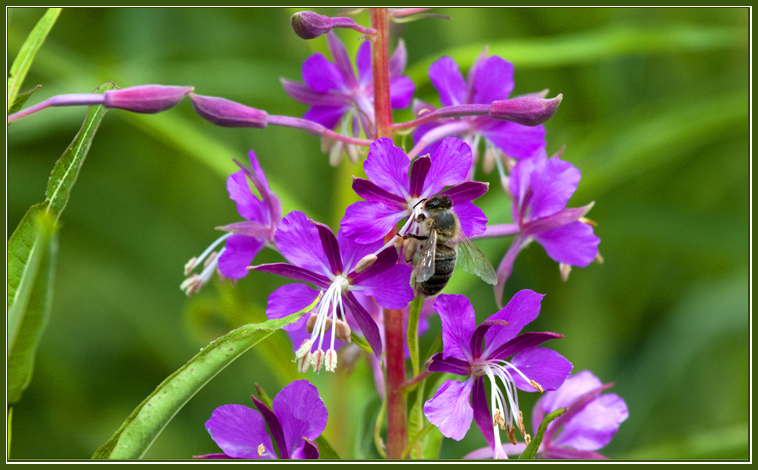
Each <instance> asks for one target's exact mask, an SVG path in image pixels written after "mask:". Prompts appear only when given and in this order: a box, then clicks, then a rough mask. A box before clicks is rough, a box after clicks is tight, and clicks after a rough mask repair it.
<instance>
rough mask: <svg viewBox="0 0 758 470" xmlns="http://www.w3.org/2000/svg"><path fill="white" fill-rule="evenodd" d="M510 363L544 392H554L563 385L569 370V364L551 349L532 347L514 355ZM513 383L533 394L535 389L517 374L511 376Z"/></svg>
mask: <svg viewBox="0 0 758 470" xmlns="http://www.w3.org/2000/svg"><path fill="white" fill-rule="evenodd" d="M510 363H511V364H512V365H513V366H514V367H516V368H518V369H519V370H520V371H521V372H523V373H524V374H526V376H527V377H529V379H530V380H534V381H535V382H537V383H538V384H540V386H541V387H542V388H543V389H544V390H555V389H557V388H558V387H560V386H561V384H563V381H564V380H566V377H568V375H569V373H571V368H572V367H573V366H572V365H571V363H570V362H569V361H568V360H567V359H566V358H565V357H563V356H561V355H560V354H558V353H557V352H555V351H553V350H552V349H546V348H540V347H533V348H528V349H524V350H523V351H521V352H520V353H518V354H516V355H515V356H514V357H513V359H511V361H510ZM513 383H514V384H515V385H516V387H518V388H519V389H520V390H523V391H525V392H535V391H536V390H535V388H534V387H533V386H531V385H530V384H529V382H527V381H525V380H524V379H523V378H522V377H521V376H520V375H519V374H513Z"/></svg>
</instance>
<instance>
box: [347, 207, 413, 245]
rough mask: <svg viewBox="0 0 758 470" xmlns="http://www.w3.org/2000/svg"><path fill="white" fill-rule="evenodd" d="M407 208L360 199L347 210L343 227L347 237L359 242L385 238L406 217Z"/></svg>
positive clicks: (371, 241)
mask: <svg viewBox="0 0 758 470" xmlns="http://www.w3.org/2000/svg"><path fill="white" fill-rule="evenodd" d="M406 215H408V214H407V210H405V209H402V210H400V209H397V208H395V207H391V206H386V205H384V204H380V203H376V202H368V201H358V202H355V203H353V204H350V205H349V206H348V207H347V209H346V210H345V217H343V219H342V222H340V223H341V228H342V230H343V231H344V233H345V236H346V237H349V238H352V239H353V240H355V241H356V242H358V243H373V242H375V241H377V240H382V239H384V236H385V235H387V234H388V233H390V231H392V229H393V228H394V227H395V225H396V224H397V223H398V221H400V219H402V218H403V217H405V216H406Z"/></svg>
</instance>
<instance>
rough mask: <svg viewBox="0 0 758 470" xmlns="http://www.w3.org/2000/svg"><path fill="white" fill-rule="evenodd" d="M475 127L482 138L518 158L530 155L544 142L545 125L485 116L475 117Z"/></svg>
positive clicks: (510, 155) (541, 146)
mask: <svg viewBox="0 0 758 470" xmlns="http://www.w3.org/2000/svg"><path fill="white" fill-rule="evenodd" d="M475 123H476V127H477V129H479V132H480V133H481V134H482V136H483V137H484V138H486V139H487V140H489V141H490V142H492V143H493V144H495V146H496V147H498V148H499V149H500V150H502V151H503V152H504V153H505V154H506V155H508V156H509V157H512V158H516V159H518V160H522V159H525V158H530V157H532V156H533V155H534V154H535V153H536V152H538V151H539V150H540V149H541V148H544V147H545V145H546V143H545V127H544V126H543V125H542V124H540V125H539V126H524V125H522V124H517V123H515V122H509V121H498V120H495V119H492V118H490V117H487V116H481V117H479V118H476V119H475Z"/></svg>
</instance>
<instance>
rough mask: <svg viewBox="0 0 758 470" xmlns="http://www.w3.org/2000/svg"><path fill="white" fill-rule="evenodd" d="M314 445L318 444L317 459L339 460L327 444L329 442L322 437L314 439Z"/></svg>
mask: <svg viewBox="0 0 758 470" xmlns="http://www.w3.org/2000/svg"><path fill="white" fill-rule="evenodd" d="M316 444H318V459H319V460H339V458H340V456H339V455H337V452H336V451H335V450H334V448H333V447H332V446H331V444H329V441H327V440H326V438H324V436H319V437H317V438H316Z"/></svg>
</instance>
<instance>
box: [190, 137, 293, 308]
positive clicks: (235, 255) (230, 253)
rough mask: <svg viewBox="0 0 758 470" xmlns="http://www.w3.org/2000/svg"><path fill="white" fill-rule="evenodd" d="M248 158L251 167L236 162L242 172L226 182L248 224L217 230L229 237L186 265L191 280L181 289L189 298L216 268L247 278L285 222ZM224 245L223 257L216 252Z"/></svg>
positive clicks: (226, 274) (256, 166)
mask: <svg viewBox="0 0 758 470" xmlns="http://www.w3.org/2000/svg"><path fill="white" fill-rule="evenodd" d="M248 156H249V157H250V166H251V167H246V166H244V165H242V164H241V163H239V162H237V161H236V160H235V163H236V164H237V165H238V166H239V167H240V168H241V170H240V171H238V172H236V173H233V174H231V175H230V176H229V178H227V180H226V189H227V190H228V191H229V198H231V199H232V200H233V201H235V202H236V203H237V211H238V212H239V214H240V215H241V216H242V217H244V218H245V219H246V220H245V221H244V222H237V223H233V224H229V225H226V226H224V227H217V228H218V229H219V230H224V231H226V232H228V233H227V234H225V235H223V236H221V237H219V238H218V239H216V241H214V242H213V243H212V244H211V245H210V246H209V247H208V248H207V249H206V250H205V252H203V254H201V255H200V256H198V257H196V258H192V259H191V260H190V261H189V262H188V263H187V264H186V265H185V275H188V276H189V277H188V278H187V279H185V281H184V282H183V283H182V285H181V288H182V290H184V291H185V292H186V293H187V295H191V294H193V293H195V292H198V291H199V290H200V289H201V288H202V287H203V286H204V285H205V284H207V283H208V281H209V280H210V278H211V276H213V273H214V272H215V271H216V269H217V268H218V271H219V272H220V275H222V276H224V277H227V278H229V279H235V280H236V279H241V278H243V277H245V276H246V275H247V269H246V268H247V267H248V266H249V265H250V263H251V262H252V261H253V258H255V255H257V254H258V252H259V251H260V250H261V249H262V248H263V247H264V246H265V245H266V244H268V245H270V246H272V247H273V246H274V233H275V232H276V228H277V226H278V225H279V221H280V220H281V219H282V204H281V202H280V201H279V198H278V197H277V196H276V194H274V193H273V192H272V191H271V189H270V188H269V186H268V181H267V180H266V175H265V174H264V173H263V170H262V169H261V167H260V165H259V164H258V160H257V159H256V158H255V152H253V151H252V150H251V151H250V153H248ZM249 183H253V186H254V187H255V189H256V190H258V193H259V194H260V197H258V196H256V195H255V194H253V192H252V191H251V189H250V184H249ZM224 242H226V243H225V246H224V248H223V249H222V250H221V252H220V253H216V252H214V251H213V250H215V249H216V247H217V246H218V245H220V244H221V243H224ZM206 258H207V260H206ZM204 260H206V261H205V265H204V268H203V271H202V272H201V273H200V274H199V275H198V274H192V275H190V272H191V271H192V270H193V269H195V267H197V266H198V265H199V264H200V263H201V262H203V261H204Z"/></svg>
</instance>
